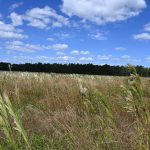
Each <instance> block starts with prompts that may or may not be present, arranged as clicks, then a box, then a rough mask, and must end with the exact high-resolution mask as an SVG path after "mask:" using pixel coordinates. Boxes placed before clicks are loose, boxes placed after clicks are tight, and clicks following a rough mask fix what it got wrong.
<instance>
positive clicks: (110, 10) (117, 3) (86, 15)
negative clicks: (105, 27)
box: [62, 0, 146, 24]
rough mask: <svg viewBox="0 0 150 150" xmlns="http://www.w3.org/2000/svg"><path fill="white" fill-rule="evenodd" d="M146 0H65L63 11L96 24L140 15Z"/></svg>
mask: <svg viewBox="0 0 150 150" xmlns="http://www.w3.org/2000/svg"><path fill="white" fill-rule="evenodd" d="M144 8H146V1H145V0H63V4H62V11H63V12H64V13H66V14H67V15H69V16H70V17H71V16H74V15H75V16H78V17H80V18H82V19H83V20H89V21H92V22H94V23H96V24H104V23H108V22H116V21H122V20H126V19H128V18H131V17H134V16H137V15H139V13H140V12H141V11H142V10H143V9H144Z"/></svg>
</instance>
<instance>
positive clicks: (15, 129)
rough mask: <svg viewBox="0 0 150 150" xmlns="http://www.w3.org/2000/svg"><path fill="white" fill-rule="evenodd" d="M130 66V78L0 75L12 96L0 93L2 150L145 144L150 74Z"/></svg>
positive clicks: (149, 134) (148, 142)
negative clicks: (147, 75)
mask: <svg viewBox="0 0 150 150" xmlns="http://www.w3.org/2000/svg"><path fill="white" fill-rule="evenodd" d="M129 70H130V73H131V75H130V77H129V78H126V77H105V76H86V75H85V76H81V75H59V74H58V75H56V74H50V75H48V74H34V73H33V74H32V73H13V72H11V74H10V73H2V74H0V91H1V92H4V91H6V92H7V94H8V96H9V98H10V100H11V102H10V100H9V98H8V97H7V96H6V95H5V94H4V95H3V96H1V97H0V125H1V128H0V129H1V130H2V132H1V131H0V137H2V140H1V141H0V144H1V149H15V150H20V149H33V150H37V149H38V150H53V149H54V150H57V149H58V150H78V149H80V150H93V149H95V150H99V149H108V150H116V149H128V150H130V149H131V150H141V149H145V150H148V149H150V131H149V129H150V128H149V126H150V118H149V117H150V112H149V110H150V104H149V98H150V92H149V91H150V79H144V78H140V77H139V76H138V74H137V72H136V70H135V69H134V68H133V67H131V66H129ZM120 85H121V87H120ZM17 112H19V115H18V113H17ZM23 126H24V128H25V129H26V131H25V129H24V128H23ZM27 133H28V136H27ZM29 141H30V142H29Z"/></svg>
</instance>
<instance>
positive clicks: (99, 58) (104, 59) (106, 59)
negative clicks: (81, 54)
mask: <svg viewBox="0 0 150 150" xmlns="http://www.w3.org/2000/svg"><path fill="white" fill-rule="evenodd" d="M111 57H112V55H98V60H100V61H108V60H110V59H111Z"/></svg>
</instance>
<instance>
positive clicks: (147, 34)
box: [133, 33, 150, 40]
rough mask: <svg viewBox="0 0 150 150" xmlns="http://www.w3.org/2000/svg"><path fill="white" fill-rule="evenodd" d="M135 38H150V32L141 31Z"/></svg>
mask: <svg viewBox="0 0 150 150" xmlns="http://www.w3.org/2000/svg"><path fill="white" fill-rule="evenodd" d="M133 38H134V39H135V40H150V33H140V34H136V35H134V36H133Z"/></svg>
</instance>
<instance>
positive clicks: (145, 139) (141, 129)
mask: <svg viewBox="0 0 150 150" xmlns="http://www.w3.org/2000/svg"><path fill="white" fill-rule="evenodd" d="M129 71H130V72H131V75H130V77H129V79H128V82H127V87H123V93H124V98H125V105H126V106H125V109H126V110H127V112H130V113H132V114H133V115H134V117H135V119H136V120H135V122H136V126H135V130H136V137H137V138H136V142H137V144H138V146H137V147H138V148H139V149H145V150H148V149H150V131H149V127H148V126H149V125H150V112H149V108H148V103H147V101H146V100H145V99H144V96H143V91H142V85H141V79H140V77H139V75H138V74H137V72H136V70H135V68H134V67H132V66H129Z"/></svg>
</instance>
